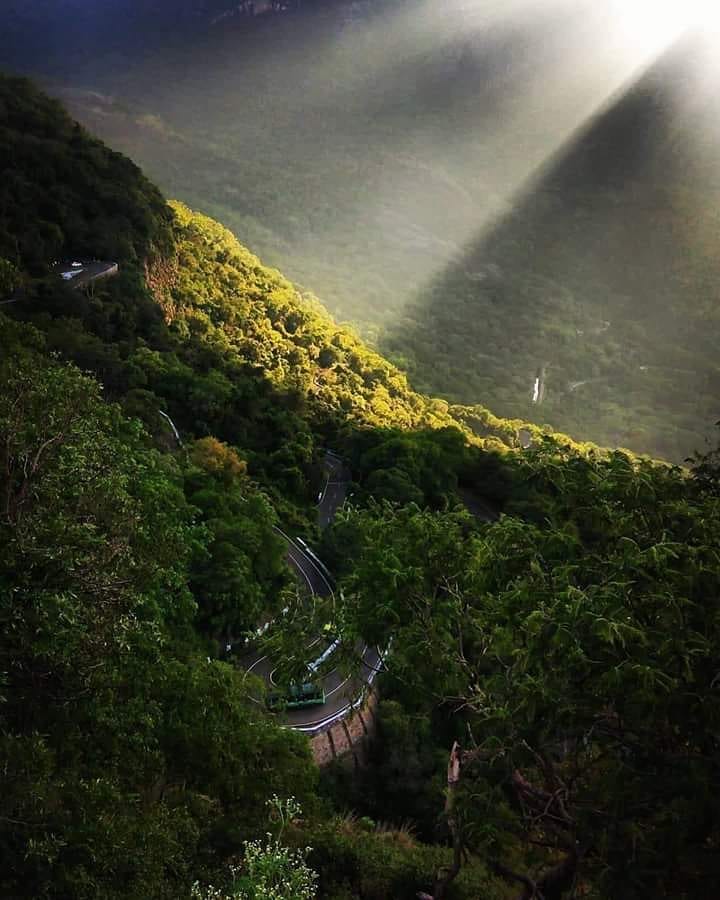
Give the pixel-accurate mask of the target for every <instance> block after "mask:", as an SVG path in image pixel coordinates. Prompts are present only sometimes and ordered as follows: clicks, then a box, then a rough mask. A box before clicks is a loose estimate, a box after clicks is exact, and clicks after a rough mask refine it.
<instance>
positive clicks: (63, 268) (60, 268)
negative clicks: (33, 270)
mask: <svg viewBox="0 0 720 900" xmlns="http://www.w3.org/2000/svg"><path fill="white" fill-rule="evenodd" d="M52 271H53V273H54V274H55V275H57V276H58V278H61V279H62V280H63V281H64V282H65V284H69V285H70V287H72V288H81V287H83V285H86V284H90V282H91V281H97V279H98V278H109V277H110V276H111V275H117V273H118V264H117V263H116V262H102V261H100V260H93V261H92V262H87V263H83V265H82V266H80V267H73V265H72V261H70V262H63V263H58V264H57V265H56V266H53V268H52ZM63 273H66V274H69V273H72V278H63ZM24 296H25V293H24V291H23V290H22V289H19V290H17V291H15V293H14V294H13V296H12V297H10V298H8V299H7V300H0V306H7V305H8V304H10V303H17V302H18V301H20V300H22V299H23V297H24Z"/></svg>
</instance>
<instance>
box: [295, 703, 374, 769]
mask: <svg viewBox="0 0 720 900" xmlns="http://www.w3.org/2000/svg"><path fill="white" fill-rule="evenodd" d="M377 702H378V701H377V693H376V691H371V693H370V694H369V695H368V697H367V699H366V700H365V702H364V703H363V704H362V706H359V707H358V708H357V709H356V710H355V712H354V713H353V714H352V715H351V716H348V717H347V718H345V719H343V720H342V721H340V722H335V723H334V724H333V725H332V726H331V727H330V728H328V729H327V731H322V732H320V733H319V734H316V735H315V736H314V737H313V738H312V739H311V741H310V746H311V748H312V753H313V757H314V759H315V762H316V763H317V764H318V765H319V766H327V765H329V763H331V762H333V761H334V760H336V759H347V760H348V761H352V764H353V765H354V766H355V767H356V768H358V767H360V766H362V765H364V763H365V759H366V755H367V745H368V743H369V741H370V740H371V739H372V737H373V735H374V734H375V724H376V710H377Z"/></svg>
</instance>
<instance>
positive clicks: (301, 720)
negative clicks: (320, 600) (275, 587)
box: [244, 452, 382, 734]
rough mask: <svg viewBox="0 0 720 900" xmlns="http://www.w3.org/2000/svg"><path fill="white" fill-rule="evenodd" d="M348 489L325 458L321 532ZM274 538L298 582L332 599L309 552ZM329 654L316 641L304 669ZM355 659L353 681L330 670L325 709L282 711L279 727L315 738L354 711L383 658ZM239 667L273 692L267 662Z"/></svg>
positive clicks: (370, 652)
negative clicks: (283, 548) (284, 547)
mask: <svg viewBox="0 0 720 900" xmlns="http://www.w3.org/2000/svg"><path fill="white" fill-rule="evenodd" d="M349 483H350V474H349V472H348V470H347V467H346V466H345V463H344V462H343V460H342V459H340V458H339V457H337V456H336V455H335V454H334V453H332V452H328V453H327V455H326V457H325V483H324V485H323V489H322V491H321V492H320V495H319V496H318V522H319V524H320V527H321V528H325V527H326V526H327V525H328V524H329V523H330V522H331V521H332V519H333V518H334V516H335V514H336V513H337V511H338V509H339V508H340V507H341V506H342V504H343V503H344V502H345V497H346V495H347V488H348V485H349ZM278 533H279V534H280V535H281V536H282V537H283V538H284V540H285V541H286V542H287V545H288V551H287V560H288V562H289V564H290V565H291V566H292V568H293V569H294V570H295V572H296V573H297V575H298V578H299V579H300V580H301V582H303V583H304V584H306V585H307V587H308V590H309V591H310V592H311V593H312V594H315V595H317V596H318V597H329V596H332V593H333V586H332V583H331V577H330V575H329V573H328V572H327V570H326V569H325V567H324V566H323V564H322V562H320V560H319V559H318V558H317V556H315V554H314V553H313V551H312V549H311V548H310V547H308V545H307V544H306V543H305V542H304V541H302V540H299V539H293V538H291V537H290V536H289V535H287V534H285V533H284V532H283V531H280V530H279V529H278ZM328 649H330V647H329V644H328V642H327V641H326V640H324V639H322V638H317V640H315V641H313V642H312V643H311V644H310V645H309V646H308V648H307V656H308V664H309V665H310V664H312V663H313V662H316V661H318V660H319V659H320V658H321V657H322V656H323V654H324V653H325V651H327V650H328ZM357 653H358V656H359V658H360V662H361V665H360V666H359V671H358V674H357V675H354V676H351V677H348V676H346V675H344V674H343V673H342V672H341V671H340V670H339V669H337V668H332V669H331V670H330V671H329V672H328V673H327V675H325V676H324V677H323V679H322V686H323V689H324V691H325V697H326V701H325V703H324V704H323V705H322V706H311V707H305V708H303V709H292V710H286V711H285V712H284V713H283V714H282V718H283V721H284V723H285V724H286V725H288V726H289V727H290V728H294V729H295V730H296V731H302V732H305V733H307V734H316V733H317V732H319V731H323V730H325V729H326V728H329V727H330V726H331V725H332V724H333V723H334V722H337V721H339V720H340V719H342V718H344V717H345V716H346V715H348V714H349V713H350V712H351V711H352V710H353V709H354V708H356V707H357V705H358V704H359V703H360V702H361V701H362V698H363V695H364V692H365V690H366V688H367V687H368V686H369V685H371V684H372V682H373V681H374V679H375V676H376V675H377V673H378V672H379V671H380V669H381V667H382V655H381V653H380V651H379V650H378V649H377V647H370V646H369V645H367V644H361V645H358V647H357ZM244 665H245V667H246V669H247V671H248V672H251V673H252V674H253V675H257V676H259V677H260V678H262V679H263V680H264V681H265V683H266V685H267V686H268V688H269V689H272V688H274V687H275V679H274V674H275V671H276V666H275V663H274V662H273V661H272V660H271V659H270V658H269V657H268V656H263V655H262V654H255V655H253V656H250V657H248V658H246V660H245V661H244Z"/></svg>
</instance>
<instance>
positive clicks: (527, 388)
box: [381, 41, 720, 455]
mask: <svg viewBox="0 0 720 900" xmlns="http://www.w3.org/2000/svg"><path fill="white" fill-rule="evenodd" d="M692 49H693V48H692V44H691V43H690V42H689V41H685V42H679V43H678V44H677V45H676V46H675V47H674V48H672V49H671V50H670V51H668V52H667V53H666V54H665V55H664V56H663V57H662V58H661V59H660V60H658V61H657V63H656V64H655V65H654V66H653V67H652V68H651V69H649V70H648V71H647V72H646V73H645V75H644V76H643V77H642V78H641V79H640V80H639V81H638V82H637V83H636V84H635V85H633V86H632V87H631V88H630V89H629V90H628V91H627V93H625V94H624V95H623V96H621V97H619V98H618V99H617V100H616V102H615V103H614V104H613V105H612V106H610V107H609V108H608V109H606V110H605V111H604V112H603V113H602V114H601V115H600V116H598V117H597V119H595V120H594V121H593V122H591V123H590V124H589V126H588V127H587V128H586V129H585V130H584V131H583V132H582V133H580V134H579V135H578V136H577V137H576V139H575V140H574V141H573V142H572V144H571V145H570V146H568V147H567V148H566V149H565V150H564V151H563V152H562V154H561V155H559V156H558V157H557V158H556V159H555V160H554V161H553V163H552V164H551V165H550V166H549V167H548V168H546V170H545V171H544V172H543V173H542V175H541V176H540V177H539V178H538V179H537V180H536V181H534V182H533V183H532V185H531V186H530V187H529V189H528V190H526V192H525V193H524V194H523V195H522V196H521V197H520V198H519V199H518V200H517V201H516V202H515V204H514V206H513V208H512V209H509V210H508V211H507V212H506V213H505V214H504V215H503V216H501V217H500V218H499V219H498V220H496V221H495V223H494V224H493V225H492V227H490V228H489V229H483V231H482V232H481V233H480V234H479V235H477V236H476V237H475V238H473V239H472V240H471V241H469V242H468V243H467V244H466V245H465V246H464V248H463V250H462V253H461V254H459V255H458V256H456V257H455V258H454V259H453V260H452V261H451V262H449V263H448V264H447V266H445V268H444V269H443V270H442V271H440V272H439V273H438V274H437V275H436V276H434V277H433V278H432V279H431V280H430V281H428V282H427V283H426V284H425V285H424V286H423V287H422V288H421V289H420V290H419V291H418V293H417V294H416V296H415V298H414V299H413V300H412V301H411V302H410V303H409V304H408V305H407V306H406V307H405V309H404V310H403V312H402V314H401V315H400V316H399V317H398V318H397V319H396V321H394V322H393V323H392V325H391V326H390V327H388V329H387V330H386V332H385V334H384V337H383V340H382V344H381V351H382V352H384V353H385V354H387V355H388V356H389V357H390V358H391V359H393V360H395V361H397V362H398V363H399V364H400V365H401V366H403V367H404V368H406V370H407V371H408V373H409V375H410V377H411V381H412V382H413V385H414V387H416V388H417V389H420V390H423V391H426V392H429V393H432V394H436V395H440V396H443V397H446V398H448V399H453V400H456V401H460V402H463V403H482V404H484V405H487V406H490V407H491V408H492V409H493V411H494V412H495V413H496V414H498V415H506V416H507V415H509V416H519V417H527V418H529V419H531V420H535V421H538V420H539V421H541V422H542V421H548V420H549V421H551V423H552V424H553V425H556V426H558V427H561V428H562V429H563V430H571V431H572V430H575V431H576V433H577V432H578V431H579V432H580V433H582V434H584V435H585V436H587V437H591V438H592V439H595V440H601V441H603V442H612V443H627V444H628V445H630V446H632V445H633V443H634V444H635V447H636V448H637V449H639V450H650V449H655V450H657V449H658V448H662V449H665V451H666V452H669V453H670V454H671V455H675V453H676V451H677V450H678V447H677V446H671V445H672V444H673V441H672V439H670V438H669V436H668V435H667V434H665V433H664V431H665V429H664V428H663V427H662V426H661V425H660V424H659V423H657V422H655V423H654V424H653V421H652V420H653V417H654V415H655V411H656V410H657V407H658V406H662V405H665V406H667V405H668V402H669V403H671V404H673V405H674V407H675V411H676V412H677V416H676V421H675V423H674V427H675V428H676V429H679V430H680V431H683V430H684V431H685V434H684V436H683V438H682V439H681V441H680V443H682V442H683V440H686V439H688V438H689V437H690V434H689V432H690V431H691V430H692V429H693V428H694V420H693V417H694V416H695V419H697V417H698V416H700V415H710V411H709V409H705V407H704V406H703V405H702V404H697V403H695V404H693V399H694V398H696V396H697V392H698V390H699V389H700V390H704V389H706V388H707V387H708V386H707V385H706V384H705V383H704V376H702V375H701V374H699V371H698V367H699V364H700V361H701V359H702V357H703V356H707V359H708V360H709V359H710V355H711V352H712V351H711V348H712V345H713V343H714V337H713V335H712V334H711V333H708V331H707V330H703V329H695V330H693V328H692V325H691V323H690V322H689V321H688V316H687V312H688V309H687V305H686V298H687V296H688V288H689V289H690V290H691V291H698V292H699V291H701V290H704V289H707V288H708V284H709V283H710V279H709V277H708V276H709V273H710V272H712V273H713V274H714V275H720V266H718V265H717V262H716V261H714V260H710V259H703V260H701V261H700V264H699V263H698V260H697V259H693V258H692V252H693V248H692V240H693V233H692V232H690V231H688V230H687V229H688V222H689V216H691V217H692V220H694V222H697V221H698V220H702V216H703V215H709V212H708V209H709V207H710V206H711V204H709V203H708V198H707V195H706V194H705V192H704V187H705V185H704V183H702V182H701V180H700V179H699V178H698V177H696V174H697V172H698V171H699V168H698V164H697V159H696V147H695V145H696V144H699V143H701V140H700V138H699V137H698V136H697V135H696V134H695V129H696V128H697V127H702V116H703V115H704V114H705V113H704V111H703V109H702V104H701V103H700V102H699V100H698V98H691V95H690V92H689V87H690V86H691V78H690V76H689V74H688V58H689V56H690V55H691V53H692ZM691 100H692V102H691ZM699 123H700V124H699ZM696 137H697V138H698V139H697V140H693V139H694V138H696ZM705 150H707V147H706V148H705ZM706 204H707V208H706ZM696 255H697V254H696ZM678 338H679V339H680V340H678ZM690 354H692V359H690V358H689V357H690ZM641 367H642V368H641ZM653 367H658V368H659V367H665V368H667V369H668V370H669V369H673V370H675V372H676V373H680V372H685V375H683V376H682V377H680V376H679V375H677V374H676V376H675V377H674V379H673V380H674V384H671V385H668V384H666V383H665V381H664V380H663V383H662V384H653V380H652V379H648V378H644V379H642V378H640V377H639V376H640V375H641V374H647V373H648V372H652V368H653ZM545 370H547V391H546V394H545V397H546V399H545V403H544V404H543V405H542V406H539V405H538V404H534V403H533V386H534V384H535V379H536V378H538V377H540V375H541V373H543V372H544V371H545ZM591 380H597V384H598V387H597V388H596V389H594V390H593V391H591V392H588V391H587V390H585V391H583V390H582V387H583V386H584V385H585V384H589V383H590V381H591ZM656 380H658V379H656ZM576 382H580V383H581V384H580V386H577V385H576ZM679 382H682V384H679ZM573 385H576V386H575V387H573ZM623 404H626V405H627V407H629V408H630V409H631V410H632V415H631V416H630V417H627V418H625V417H624V416H623V415H618V416H617V421H616V423H615V425H613V424H612V422H611V420H612V417H613V416H614V415H616V413H617V412H618V410H619V408H620V407H622V406H623ZM632 416H637V417H638V418H639V422H638V423H635V422H633V421H631V419H632ZM593 419H596V420H597V421H595V422H593ZM708 421H710V419H708ZM586 426H590V427H589V433H588V428H587V427H586ZM636 426H637V427H636ZM651 445H652V446H651ZM686 449H687V450H690V449H692V448H691V447H687V448H686Z"/></svg>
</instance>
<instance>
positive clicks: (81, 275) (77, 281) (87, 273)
mask: <svg viewBox="0 0 720 900" xmlns="http://www.w3.org/2000/svg"><path fill="white" fill-rule="evenodd" d="M82 262H83V265H82V266H81V267H80V268H73V265H72V262H70V263H69V264H68V263H67V262H63V263H58V265H56V266H54V268H53V272H54V273H55V274H56V275H57V276H58V277H59V278H63V273H65V274H70V273H72V275H73V277H72V278H63V281H65V283H66V284H69V285H70V287H73V288H81V287H83V285H86V284H90V282H91V281H96V280H97V279H98V278H108V277H110V276H111V275H117V271H118V264H117V263H116V262H104V261H102V260H92V261H91V262H85V261H82ZM76 272H77V273H78V274H75V273H76Z"/></svg>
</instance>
